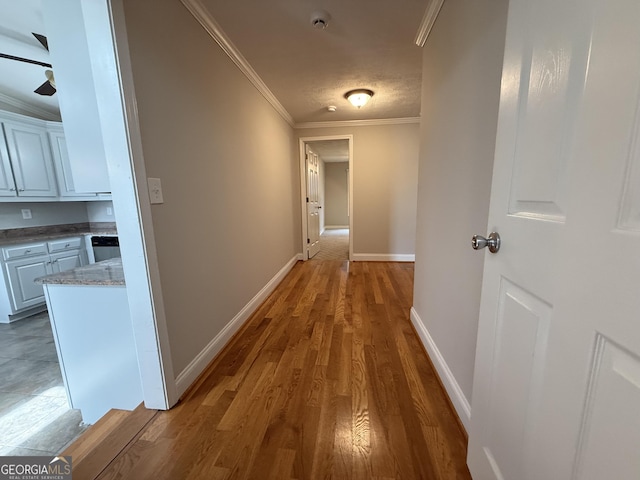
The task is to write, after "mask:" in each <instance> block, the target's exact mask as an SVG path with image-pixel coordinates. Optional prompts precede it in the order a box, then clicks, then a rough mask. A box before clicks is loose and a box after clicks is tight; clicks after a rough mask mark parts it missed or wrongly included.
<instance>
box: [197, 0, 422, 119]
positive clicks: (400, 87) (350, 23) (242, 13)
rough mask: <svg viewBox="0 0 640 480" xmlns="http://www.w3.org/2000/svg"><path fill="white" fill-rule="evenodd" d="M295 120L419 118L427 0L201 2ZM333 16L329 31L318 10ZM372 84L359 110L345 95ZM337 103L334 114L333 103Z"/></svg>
mask: <svg viewBox="0 0 640 480" xmlns="http://www.w3.org/2000/svg"><path fill="white" fill-rule="evenodd" d="M201 3H202V4H203V5H204V6H205V7H206V9H207V10H208V11H209V13H210V14H211V16H212V17H213V18H214V20H215V21H216V22H217V23H218V25H220V27H221V28H222V29H223V30H224V32H225V33H226V34H227V36H228V37H229V38H230V39H231V41H232V42H233V43H234V45H235V46H236V47H237V49H238V50H239V51H240V52H241V53H242V55H243V56H244V57H245V58H246V59H247V61H248V62H249V63H250V64H251V66H252V67H253V69H254V70H255V71H256V72H257V73H258V75H259V76H260V77H261V78H262V80H263V81H264V82H265V84H266V85H267V86H268V87H269V89H270V90H271V91H272V92H273V94H274V95H275V96H276V98H277V99H278V100H279V101H280V103H281V104H282V105H283V106H284V108H285V109H286V110H287V111H288V112H289V114H291V116H292V117H293V119H294V121H295V122H296V123H304V122H319V121H335V120H341V121H342V120H362V119H388V118H407V117H418V116H419V115H420V88H421V77H422V50H421V49H420V48H419V47H417V46H416V45H415V43H414V40H415V37H416V33H417V32H418V28H419V26H420V22H421V20H422V16H423V14H424V12H425V9H426V7H427V3H428V2H427V0H366V1H365V0H346V1H345V0H269V1H265V0H242V1H229V0H201ZM317 10H325V11H326V12H328V13H329V14H330V16H331V19H330V21H329V25H328V27H327V28H326V29H325V30H318V29H315V28H313V27H312V25H311V16H312V13H313V12H315V11H317ZM354 88H369V89H371V90H373V91H374V92H375V95H374V96H373V98H372V99H371V101H370V102H369V104H367V105H365V106H364V107H362V108H361V109H359V110H358V109H357V108H355V107H353V106H352V105H351V104H350V103H349V102H347V100H346V99H345V98H344V94H345V93H346V92H347V91H348V90H351V89H354ZM329 105H335V106H336V107H337V111H336V112H334V113H330V112H328V111H327V106H329Z"/></svg>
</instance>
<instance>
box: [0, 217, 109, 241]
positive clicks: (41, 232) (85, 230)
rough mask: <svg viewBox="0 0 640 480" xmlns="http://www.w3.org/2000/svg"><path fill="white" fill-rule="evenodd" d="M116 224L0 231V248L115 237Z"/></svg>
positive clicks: (79, 224)
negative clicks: (60, 239) (71, 238)
mask: <svg viewBox="0 0 640 480" xmlns="http://www.w3.org/2000/svg"><path fill="white" fill-rule="evenodd" d="M117 234H118V230H117V229H116V224H115V223H111V222H100V223H88V222H87V223H72V224H65V225H48V226H44V227H27V228H12V229H7V230H0V246H3V245H14V244H17V243H30V242H40V241H47V240H54V239H56V238H64V237H73V236H76V235H117Z"/></svg>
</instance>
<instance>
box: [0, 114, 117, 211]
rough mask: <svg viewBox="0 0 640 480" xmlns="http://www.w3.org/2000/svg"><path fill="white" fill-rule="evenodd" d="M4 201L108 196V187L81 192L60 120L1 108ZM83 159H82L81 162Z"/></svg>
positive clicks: (78, 172) (0, 170)
mask: <svg viewBox="0 0 640 480" xmlns="http://www.w3.org/2000/svg"><path fill="white" fill-rule="evenodd" d="M0 124H1V125H0V201H5V202H17V201H19V202H24V201H38V202H43V201H60V200H75V201H80V200H105V199H109V198H111V195H110V194H109V192H108V191H106V192H105V191H102V190H100V191H98V190H96V191H91V192H89V191H85V192H78V191H77V188H76V183H77V182H76V179H77V178H78V176H79V175H97V173H96V171H95V170H94V171H85V170H80V169H78V170H76V171H75V172H74V171H73V170H72V168H71V161H70V158H69V153H68V150H67V143H66V138H65V133H64V131H63V129H62V124H61V123H60V122H48V121H44V120H39V119H36V118H30V117H25V116H23V115H18V114H16V113H10V112H3V111H0ZM80 163H82V162H80Z"/></svg>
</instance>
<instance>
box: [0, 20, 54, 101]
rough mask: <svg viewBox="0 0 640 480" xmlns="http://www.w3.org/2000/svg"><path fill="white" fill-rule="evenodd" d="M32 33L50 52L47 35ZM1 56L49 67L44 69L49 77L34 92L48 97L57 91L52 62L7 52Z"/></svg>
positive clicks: (0, 54)
mask: <svg viewBox="0 0 640 480" xmlns="http://www.w3.org/2000/svg"><path fill="white" fill-rule="evenodd" d="M31 34H32V35H33V36H34V37H35V38H36V40H38V42H40V44H41V45H42V46H43V47H44V48H45V49H46V50H47V52H48V51H49V43H48V42H47V37H45V36H44V35H40V34H39V33H33V32H32V33H31ZM0 58H7V59H9V60H16V61H18V62H24V63H30V64H32V65H40V66H41V67H49V69H47V70H45V71H44V75H45V77H47V80H46V81H45V82H44V83H43V84H42V85H40V86H39V87H38V88H36V89H35V90H34V92H35V93H37V94H38V95H46V96H48V97H50V96H51V95H53V94H54V93H56V83H55V79H54V77H53V70H50V69H51V68H53V67H52V66H51V64H50V63H44V62H39V61H37V60H31V59H29V58H23V57H16V56H14V55H7V54H6V53H0Z"/></svg>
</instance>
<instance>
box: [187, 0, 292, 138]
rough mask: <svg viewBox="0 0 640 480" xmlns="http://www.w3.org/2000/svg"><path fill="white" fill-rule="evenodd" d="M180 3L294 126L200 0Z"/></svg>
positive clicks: (287, 113)
mask: <svg viewBox="0 0 640 480" xmlns="http://www.w3.org/2000/svg"><path fill="white" fill-rule="evenodd" d="M181 2H182V4H183V5H184V6H185V7H186V8H187V10H189V12H190V13H191V15H193V16H194V18H195V19H196V20H197V21H198V23H200V25H202V27H203V28H204V29H205V30H206V31H207V33H208V34H209V35H211V38H213V39H214V40H215V41H216V43H217V44H218V45H220V48H222V50H223V51H224V53H226V54H227V56H228V57H229V58H230V59H231V60H232V61H233V63H235V64H236V66H237V67H238V68H239V69H240V71H241V72H242V73H243V74H244V75H245V76H246V77H247V78H248V79H249V81H250V82H251V83H252V84H253V86H254V87H256V88H257V89H258V91H259V92H260V93H261V94H262V96H263V97H264V98H265V99H266V100H267V101H268V102H269V103H270V104H271V106H273V108H275V109H276V111H277V112H278V113H279V114H280V115H281V116H282V118H284V119H285V120H286V122H287V123H288V124H289V125H291V126H292V127H293V126H294V121H293V117H292V116H291V115H290V114H289V112H287V111H286V110H285V108H284V107H283V106H282V104H281V103H280V102H279V101H278V99H277V98H276V96H275V95H274V94H273V93H272V92H271V90H269V87H267V85H266V84H265V83H264V82H263V81H262V79H261V78H260V76H259V75H258V74H257V73H256V71H255V70H254V69H253V67H251V65H250V64H249V62H248V61H247V59H246V58H244V56H243V55H242V54H241V53H240V50H238V48H237V47H236V46H235V45H234V44H233V42H232V41H231V39H230V38H229V37H227V34H226V33H224V31H223V30H222V28H221V27H220V25H218V23H217V22H216V21H215V20H214V19H213V17H212V16H211V13H210V12H209V11H208V10H207V9H206V8H205V6H204V5H202V3H201V2H200V0H181Z"/></svg>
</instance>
